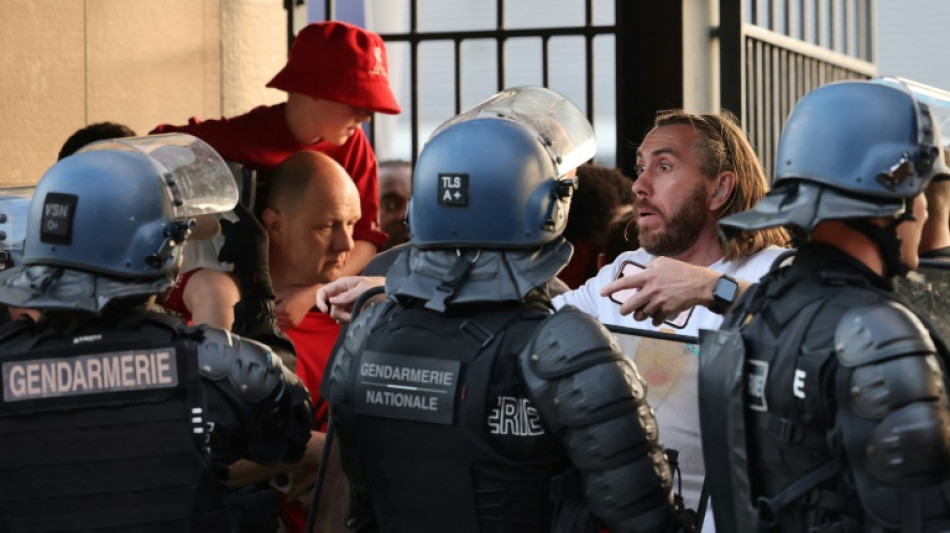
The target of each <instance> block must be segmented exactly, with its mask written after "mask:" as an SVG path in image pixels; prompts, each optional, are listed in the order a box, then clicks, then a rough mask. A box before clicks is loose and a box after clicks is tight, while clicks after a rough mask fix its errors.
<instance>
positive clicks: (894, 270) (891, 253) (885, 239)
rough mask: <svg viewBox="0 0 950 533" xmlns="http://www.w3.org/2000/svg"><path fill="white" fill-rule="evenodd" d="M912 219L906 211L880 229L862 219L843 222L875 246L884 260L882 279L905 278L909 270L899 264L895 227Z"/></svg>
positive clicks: (899, 250)
mask: <svg viewBox="0 0 950 533" xmlns="http://www.w3.org/2000/svg"><path fill="white" fill-rule="evenodd" d="M911 218H913V215H909V214H908V213H907V211H905V212H904V214H903V215H901V216H900V217H898V218H895V219H894V221H893V222H891V223H890V224H888V225H887V226H884V227H881V226H878V225H876V224H872V223H871V222H870V221H869V220H867V219H864V218H850V219H845V220H844V221H843V222H844V223H845V224H846V225H847V226H848V227H850V228H851V229H853V230H855V231H857V232H859V233H861V234H862V235H864V236H865V237H867V238H868V239H871V242H873V243H874V244H875V246H877V248H878V250H880V251H881V256H882V257H883V258H884V277H885V278H888V279H890V278H893V277H894V276H906V275H907V272H908V271H909V270H910V268H908V266H907V265H905V264H904V263H903V262H901V240H900V237H898V236H897V226H898V225H899V224H900V223H901V222H903V221H905V220H909V219H911Z"/></svg>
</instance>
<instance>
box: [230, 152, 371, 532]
mask: <svg viewBox="0 0 950 533" xmlns="http://www.w3.org/2000/svg"><path fill="white" fill-rule="evenodd" d="M261 218H262V219H263V224H264V229H265V230H266V231H267V237H268V239H269V241H270V249H269V251H270V255H269V260H270V274H271V279H272V281H273V284H274V289H275V291H276V292H277V293H278V294H280V293H282V292H285V290H286V289H293V288H301V287H310V286H313V285H319V284H323V283H329V282H331V281H334V280H335V279H337V278H338V277H340V275H341V274H342V272H343V265H344V264H345V263H346V260H347V257H348V256H349V254H350V252H351V251H352V250H353V228H354V226H355V225H356V222H357V221H358V220H359V219H360V196H359V192H358V191H357V189H356V186H355V185H354V184H353V180H352V179H351V178H350V176H349V175H348V174H347V173H346V171H345V170H344V169H343V167H341V166H340V165H339V163H337V162H336V161H334V160H333V159H331V158H330V157H329V156H327V155H326V154H323V153H320V152H313V151H301V152H297V153H295V154H294V155H292V156H290V157H288V158H287V159H286V160H284V162H283V163H281V164H280V166H278V167H277V169H276V170H275V172H274V174H273V176H272V178H271V184H270V191H269V195H268V200H267V207H266V208H265V209H264V211H263V213H262V214H261ZM311 294H313V292H311ZM284 331H285V332H286V333H287V335H288V336H289V337H290V339H291V340H292V341H293V343H294V347H295V348H296V349H297V375H298V376H300V378H301V380H302V381H303V382H304V384H305V385H306V386H307V388H308V389H309V390H310V393H311V396H312V397H313V403H314V414H315V415H316V421H315V427H318V428H320V430H321V431H314V432H313V434H312V437H311V439H310V444H309V446H308V448H307V453H306V455H305V457H304V460H303V461H302V462H301V463H298V464H297V465H294V467H293V468H289V467H278V468H277V469H276V470H275V469H266V470H265V469H256V468H251V467H247V465H243V466H242V467H239V468H236V469H232V483H233V484H235V485H242V484H245V483H252V482H256V481H259V480H260V479H266V478H267V477H270V476H272V475H273V474H275V473H278V472H279V471H285V472H290V473H291V477H290V482H289V484H288V486H286V487H283V488H284V489H286V490H287V501H285V502H284V505H283V508H282V513H281V516H282V518H283V520H284V525H285V527H286V528H287V530H288V531H289V532H291V533H293V532H296V531H302V530H303V529H304V526H305V524H306V518H307V514H306V510H305V509H304V508H303V507H301V505H300V504H301V503H306V504H309V501H307V496H308V495H309V494H310V492H311V491H310V490H309V489H310V488H311V487H312V482H313V477H314V476H315V474H316V465H317V464H318V462H319V459H320V453H321V452H322V450H323V442H324V434H323V433H322V431H325V429H326V427H325V426H326V422H327V416H328V411H327V404H326V402H325V401H324V400H323V399H322V398H320V396H319V390H320V380H321V378H322V377H323V369H324V367H325V366H326V363H327V359H328V358H329V356H330V350H331V348H332V347H333V344H334V342H335V341H336V338H337V336H338V334H339V332H340V326H339V324H337V323H336V321H334V320H333V319H331V318H330V317H329V315H327V314H325V313H320V312H319V311H317V310H312V311H310V312H308V313H307V314H306V315H305V316H304V318H303V320H302V321H301V322H300V323H299V324H298V325H296V326H293V327H290V326H284ZM328 483H329V481H328ZM325 488H326V487H325Z"/></svg>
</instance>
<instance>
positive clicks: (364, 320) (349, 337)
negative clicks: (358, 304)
mask: <svg viewBox="0 0 950 533" xmlns="http://www.w3.org/2000/svg"><path fill="white" fill-rule="evenodd" d="M393 305H396V304H395V302H392V301H391V300H387V301H386V302H385V303H379V304H373V305H370V306H369V307H364V308H363V311H362V312H361V313H360V314H359V316H358V317H356V320H354V321H353V322H351V323H350V325H349V326H348V327H347V329H346V340H345V342H344V344H343V347H344V348H345V349H346V350H347V351H348V352H350V353H355V352H356V351H357V350H358V349H359V347H360V346H361V345H362V344H363V342H364V341H366V337H368V336H369V333H370V331H372V329H373V328H374V327H375V326H376V324H377V323H378V322H379V319H380V317H381V316H382V315H383V313H384V312H385V311H387V310H389V309H390V308H391V307H392V306H393Z"/></svg>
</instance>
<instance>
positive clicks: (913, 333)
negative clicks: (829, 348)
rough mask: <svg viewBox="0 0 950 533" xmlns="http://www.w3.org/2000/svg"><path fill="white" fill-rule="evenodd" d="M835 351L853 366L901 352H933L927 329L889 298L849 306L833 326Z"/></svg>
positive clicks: (843, 364)
mask: <svg viewBox="0 0 950 533" xmlns="http://www.w3.org/2000/svg"><path fill="white" fill-rule="evenodd" d="M835 353H836V354H837V356H838V362H839V363H841V365H842V366H845V367H849V368H853V367H856V366H861V365H867V364H871V363H875V362H878V361H883V360H885V359H890V358H893V357H898V356H903V355H915V354H916V355H925V354H933V353H936V348H935V346H934V343H933V340H932V339H931V338H930V333H928V332H927V329H926V328H925V327H924V325H923V324H922V323H921V321H920V319H918V318H917V317H916V316H915V315H914V314H913V313H912V312H911V311H910V310H908V309H907V308H906V307H904V306H902V305H900V304H898V303H896V302H889V301H882V302H876V303H872V304H869V305H864V306H860V307H854V308H852V309H849V310H848V311H847V312H845V314H844V315H843V316H842V317H841V320H840V321H839V322H838V327H837V329H835Z"/></svg>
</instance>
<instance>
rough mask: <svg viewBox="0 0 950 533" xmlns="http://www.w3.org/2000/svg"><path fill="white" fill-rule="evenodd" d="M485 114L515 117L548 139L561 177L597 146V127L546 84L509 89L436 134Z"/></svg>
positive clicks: (454, 118) (448, 123)
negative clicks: (595, 128)
mask: <svg viewBox="0 0 950 533" xmlns="http://www.w3.org/2000/svg"><path fill="white" fill-rule="evenodd" d="M483 117H502V118H507V119H509V120H514V121H516V122H519V123H521V124H523V125H525V126H527V127H528V128H530V129H531V130H532V131H534V132H535V133H536V134H537V135H538V136H539V137H540V138H541V139H544V144H545V145H546V148H547V150H548V153H549V154H551V158H552V160H554V161H555V166H556V168H557V172H558V177H559V178H561V177H564V176H566V175H568V173H570V172H571V171H572V170H574V169H575V168H577V167H579V166H580V165H582V164H583V163H585V162H587V161H589V160H590V159H591V158H593V157H594V153H595V152H596V150H597V146H596V143H595V141H594V130H593V128H592V127H591V125H590V122H589V121H588V120H587V117H585V116H584V113H582V112H581V110H580V109H578V108H577V106H575V105H574V104H573V103H572V102H571V101H570V100H568V99H567V98H565V97H564V96H561V95H560V94H558V93H556V92H554V91H552V90H550V89H545V88H544V87H514V88H511V89H506V90H504V91H502V92H500V93H498V94H495V95H494V96H492V97H491V98H489V99H487V100H485V101H484V102H482V103H480V104H478V105H477V106H475V107H473V108H472V109H470V110H468V111H466V112H464V113H462V114H460V115H457V116H455V117H453V118H452V119H450V120H448V121H447V122H445V123H443V124H442V125H440V126H439V127H438V128H436V130H435V131H434V132H433V133H432V137H435V136H436V135H437V134H438V133H439V132H441V131H442V130H444V129H446V128H448V127H449V126H452V125H454V124H458V123H460V122H464V121H467V120H473V119H476V118H483ZM432 137H430V139H431V138H432Z"/></svg>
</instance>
